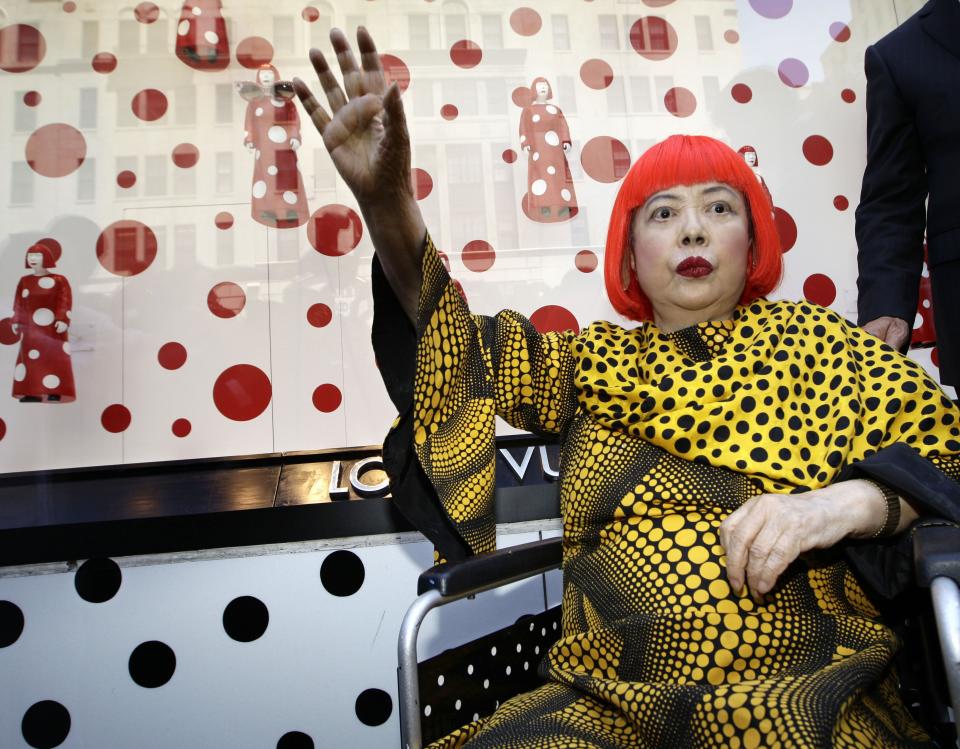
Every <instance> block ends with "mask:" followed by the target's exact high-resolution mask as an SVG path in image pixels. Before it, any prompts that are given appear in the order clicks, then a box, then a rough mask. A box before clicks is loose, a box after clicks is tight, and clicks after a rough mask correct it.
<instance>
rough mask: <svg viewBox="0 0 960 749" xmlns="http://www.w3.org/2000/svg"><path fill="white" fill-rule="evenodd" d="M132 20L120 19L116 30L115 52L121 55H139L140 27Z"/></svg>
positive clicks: (138, 23) (139, 24)
mask: <svg viewBox="0 0 960 749" xmlns="http://www.w3.org/2000/svg"><path fill="white" fill-rule="evenodd" d="M141 26H142V24H141V23H140V22H138V21H136V20H134V19H132V18H130V19H126V18H125V19H122V20H121V21H120V24H119V26H118V29H117V52H118V53H120V54H121V55H138V54H140V27H141Z"/></svg>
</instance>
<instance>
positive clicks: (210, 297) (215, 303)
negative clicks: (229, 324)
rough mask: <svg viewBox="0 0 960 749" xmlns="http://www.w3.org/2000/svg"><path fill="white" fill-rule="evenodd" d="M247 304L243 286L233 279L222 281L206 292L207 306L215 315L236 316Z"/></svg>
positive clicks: (223, 316)
mask: <svg viewBox="0 0 960 749" xmlns="http://www.w3.org/2000/svg"><path fill="white" fill-rule="evenodd" d="M246 304H247V295H246V294H245V293H244V291H243V288H242V287H241V286H239V285H238V284H235V283H234V282H233V281H222V282H221V283H218V284H217V285H216V286H214V287H213V288H212V289H210V291H209V293H208V294H207V307H208V308H209V309H210V311H211V312H212V313H213V314H215V315H216V316H217V317H222V318H224V319H226V318H229V317H236V316H237V315H239V314H240V313H241V312H242V311H243V308H244V307H245V306H246Z"/></svg>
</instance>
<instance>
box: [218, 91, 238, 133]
mask: <svg viewBox="0 0 960 749" xmlns="http://www.w3.org/2000/svg"><path fill="white" fill-rule="evenodd" d="M234 96H236V94H235V93H234V90H233V86H231V85H230V84H229V83H218V84H217V86H216V110H217V111H216V118H217V123H218V124H220V125H228V124H230V123H231V122H233V97H234Z"/></svg>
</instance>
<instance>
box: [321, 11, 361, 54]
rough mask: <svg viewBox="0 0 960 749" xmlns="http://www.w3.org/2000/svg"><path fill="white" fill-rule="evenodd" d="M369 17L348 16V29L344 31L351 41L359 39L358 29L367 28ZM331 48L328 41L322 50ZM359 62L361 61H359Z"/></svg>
mask: <svg viewBox="0 0 960 749" xmlns="http://www.w3.org/2000/svg"><path fill="white" fill-rule="evenodd" d="M366 25H367V17H366V16H347V28H346V29H344V31H346V32H347V37H348V38H349V39H351V40H353V39H356V38H357V27H358V26H366ZM329 46H330V40H329V39H328V40H327V43H326V44H325V45H324V46H323V47H321V49H327V48H329ZM358 62H359V61H358Z"/></svg>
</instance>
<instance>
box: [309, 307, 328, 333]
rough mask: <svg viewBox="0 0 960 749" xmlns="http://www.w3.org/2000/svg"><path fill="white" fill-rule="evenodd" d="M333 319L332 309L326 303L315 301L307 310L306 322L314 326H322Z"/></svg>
mask: <svg viewBox="0 0 960 749" xmlns="http://www.w3.org/2000/svg"><path fill="white" fill-rule="evenodd" d="M332 319H333V310H331V309H330V308H329V307H328V306H327V305H325V304H321V303H319V302H318V303H317V304H311V305H310V309H308V310H307V322H308V323H310V324H311V325H312V326H313V327H315V328H323V327H326V326H327V325H329V324H330V321H331V320H332Z"/></svg>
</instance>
